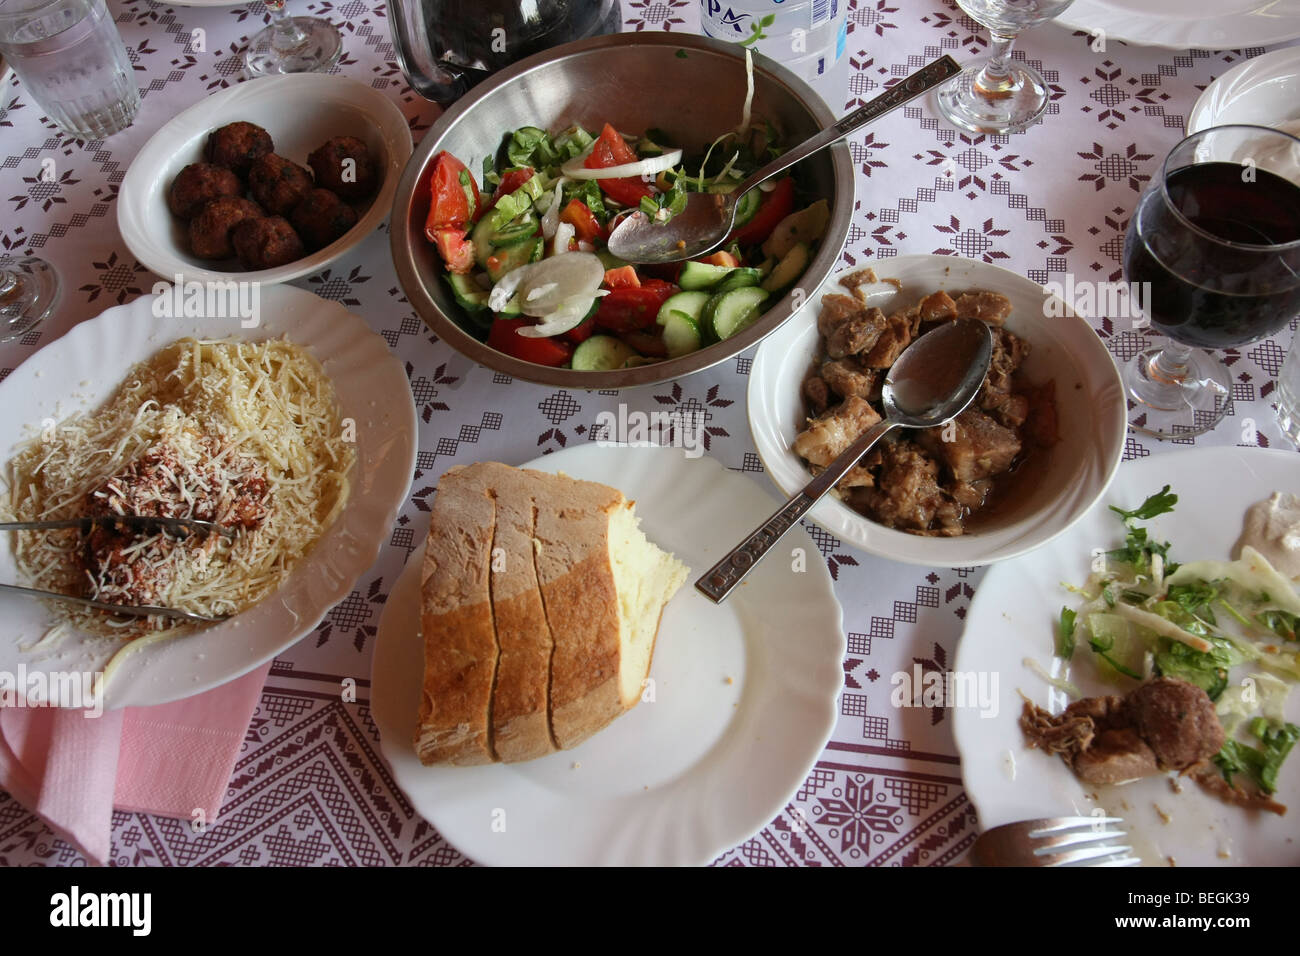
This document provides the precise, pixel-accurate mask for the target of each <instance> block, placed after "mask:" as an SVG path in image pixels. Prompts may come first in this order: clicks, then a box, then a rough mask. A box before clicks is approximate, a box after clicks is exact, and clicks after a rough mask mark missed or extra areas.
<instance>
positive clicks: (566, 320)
mask: <svg viewBox="0 0 1300 956" xmlns="http://www.w3.org/2000/svg"><path fill="white" fill-rule="evenodd" d="M746 114H748V104H746ZM673 141H674V137H673V135H672V134H671V133H669V132H666V131H664V130H661V129H658V128H651V129H648V130H644V131H641V132H638V133H636V134H627V133H620V132H619V131H618V130H616V129H615V128H614V127H613V126H612V125H610V124H609V123H607V122H606V123H603V124H602V126H601V127H600V129H599V130H598V131H597V132H595V133H592V132H588V131H587V130H586V129H584V128H583V127H582V126H579V125H572V126H569V127H567V128H565V129H563V130H555V131H547V130H543V129H539V128H537V127H535V126H525V127H521V128H520V129H516V130H512V131H509V132H507V133H506V134H505V140H504V144H503V146H502V148H501V150H500V151H499V153H498V155H497V156H496V157H487V158H485V159H484V160H483V165H482V170H481V172H480V173H475V172H473V171H471V170H469V169H468V168H466V166H465V163H464V162H463V161H462V158H458V157H456V156H453V155H452V154H451V153H448V152H441V153H439V154H438V155H437V156H435V157H434V159H433V166H432V170H431V172H430V174H429V180H428V184H427V188H428V190H429V193H430V203H429V212H428V216H427V218H426V220H425V237H426V238H427V239H428V241H429V242H431V243H433V244H434V245H435V246H436V248H437V250H438V255H439V257H440V259H441V262H442V266H443V270H444V271H443V274H442V278H443V281H444V282H446V283H447V285H448V287H449V288H450V290H451V293H452V295H453V297H454V298H455V300H456V304H457V305H458V306H459V307H460V308H461V309H462V310H463V312H464V313H465V316H466V318H467V322H468V327H470V328H475V329H477V330H478V332H479V334H480V335H482V336H485V338H486V342H487V344H488V345H489V346H491V347H492V348H495V349H496V350H497V351H499V352H504V353H505V354H506V355H509V356H511V357H513V358H517V359H521V360H523V361H526V362H532V363H534V364H537V365H548V366H554V367H563V368H572V369H574V370H576V371H589V372H592V371H594V372H608V371H612V370H615V369H620V368H632V367H634V366H637V365H645V364H649V363H653V362H657V361H662V360H664V359H670V358H680V357H681V356H683V355H689V354H690V353H692V352H696V351H699V350H700V349H702V348H705V347H706V346H708V345H711V344H713V343H714V342H721V341H722V340H724V339H728V338H730V337H731V336H733V335H735V334H736V333H738V332H741V331H743V330H745V329H746V328H748V327H749V326H750V325H752V324H753V323H754V322H755V321H757V320H758V318H759V317H760V316H761V315H762V314H763V313H764V312H765V311H766V310H767V308H768V307H770V306H771V305H773V304H775V303H776V302H777V301H778V300H779V299H780V298H781V297H782V296H784V295H785V293H786V292H787V291H789V290H790V289H791V288H793V287H794V285H795V283H796V282H797V281H798V280H799V278H800V277H801V276H802V275H803V273H804V271H805V270H806V269H807V268H808V264H809V263H810V262H811V261H812V259H813V255H814V253H815V251H816V249H817V247H818V244H819V242H820V241H821V239H822V237H823V236H824V234H825V232H826V227H827V225H828V224H829V222H830V209H829V206H828V204H827V202H826V200H825V199H816V198H813V197H811V196H810V195H808V194H807V193H806V192H805V191H804V190H802V189H801V188H800V187H799V186H798V184H797V182H796V180H795V178H794V177H793V176H791V175H788V174H785V175H780V176H777V177H775V178H773V179H771V180H770V181H768V182H766V183H763V184H762V186H760V187H759V188H758V189H753V190H750V191H749V192H747V193H746V194H745V195H744V196H742V197H741V199H740V201H739V204H738V205H737V209H736V218H735V225H734V228H733V229H732V231H731V233H730V234H729V235H728V237H727V241H726V242H725V243H724V244H723V246H722V247H721V248H720V249H719V250H718V251H716V252H714V253H711V254H710V255H708V256H704V257H701V258H700V259H699V260H698V261H695V260H692V261H688V262H685V263H673V264H671V265H668V266H648V265H630V264H628V263H627V262H624V261H623V260H621V259H619V258H618V257H616V256H615V255H613V254H612V253H611V252H610V251H609V249H608V246H607V242H608V239H609V235H610V233H611V232H613V231H614V229H615V228H616V227H617V226H618V224H619V223H621V222H622V221H623V219H624V217H626V216H628V215H630V214H632V213H636V212H638V211H639V212H643V213H645V214H646V215H647V216H649V217H650V218H651V220H652V222H656V223H667V222H669V221H670V220H671V219H672V218H673V217H674V216H675V215H677V214H678V213H680V212H682V210H684V209H685V207H686V199H687V195H688V193H692V192H716V193H721V192H729V191H732V190H734V189H736V187H737V186H739V185H740V183H741V182H742V181H743V180H744V178H745V176H747V175H748V174H750V173H752V172H753V171H754V170H756V169H758V168H759V167H760V166H762V165H763V164H764V163H765V162H767V160H768V159H769V158H770V157H771V156H772V155H773V154H778V153H779V151H780V150H781V143H780V140H779V138H778V135H777V132H776V129H775V127H773V125H772V124H771V123H770V122H766V121H760V120H756V119H755V120H750V119H749V117H748V115H747V116H746V118H745V119H744V120H742V123H741V126H739V127H737V129H735V130H727V131H724V132H722V133H721V134H720V135H719V136H718V137H717V138H716V139H715V140H714V141H713V142H712V143H710V144H709V146H708V148H707V149H705V150H703V152H702V153H701V154H699V155H691V156H687V155H685V154H684V151H683V150H682V149H681V148H680V147H678V146H674V145H673ZM480 182H481V185H482V188H480Z"/></svg>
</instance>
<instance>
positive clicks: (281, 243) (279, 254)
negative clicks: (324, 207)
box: [230, 216, 306, 269]
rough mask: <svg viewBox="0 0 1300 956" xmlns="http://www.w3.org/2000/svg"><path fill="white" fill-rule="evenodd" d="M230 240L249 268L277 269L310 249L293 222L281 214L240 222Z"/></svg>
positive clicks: (300, 256)
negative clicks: (304, 246) (305, 246)
mask: <svg viewBox="0 0 1300 956" xmlns="http://www.w3.org/2000/svg"><path fill="white" fill-rule="evenodd" d="M230 241H231V243H232V244H233V245H234V247H235V252H236V253H238V255H239V261H240V262H242V263H243V264H244V268H245V269H274V268H275V267H276V266H282V265H284V264H285V263H288V262H293V261H294V260H295V259H301V258H302V257H303V253H304V252H305V251H306V250H305V249H304V248H303V245H302V240H301V239H299V238H298V234H297V233H296V232H294V231H293V226H291V225H289V222H288V220H286V219H284V218H283V217H281V216H268V217H267V218H265V219H250V220H248V221H247V222H243V223H240V224H239V227H238V228H236V229H235V230H234V231H233V232H231V234H230Z"/></svg>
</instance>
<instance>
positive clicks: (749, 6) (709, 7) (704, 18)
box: [700, 0, 848, 60]
mask: <svg viewBox="0 0 1300 956" xmlns="http://www.w3.org/2000/svg"><path fill="white" fill-rule="evenodd" d="M847 2H848V0H700V26H701V28H702V29H703V31H704V33H705V35H706V36H711V37H715V38H716V39H719V40H728V41H731V42H732V43H740V42H746V43H747V44H749V45H752V46H754V47H755V48H756V49H758V50H759V51H761V52H763V53H766V54H767V55H768V56H771V57H773V58H775V59H778V60H784V59H789V58H790V48H791V46H792V44H794V45H799V44H800V43H801V42H802V43H804V44H806V45H807V52H811V51H812V50H814V49H816V47H815V46H814V44H813V43H808V40H809V39H811V38H810V37H809V36H808V34H810V33H811V32H812V31H814V30H816V29H817V28H818V27H820V26H823V25H825V24H829V23H831V22H832V21H834V20H835V19H836V17H838V16H839V14H840V12H841V10H843V11H844V12H845V13H847V12H848V11H847ZM796 31H800V32H801V33H802V34H803V36H802V37H800V36H799V35H798V34H796ZM814 42H816V41H814ZM795 55H798V51H796V53H795Z"/></svg>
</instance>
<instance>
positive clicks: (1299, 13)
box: [1056, 0, 1300, 50]
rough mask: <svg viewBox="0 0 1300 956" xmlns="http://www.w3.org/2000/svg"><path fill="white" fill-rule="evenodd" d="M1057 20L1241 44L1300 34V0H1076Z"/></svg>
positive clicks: (1199, 44) (1209, 45)
mask: <svg viewBox="0 0 1300 956" xmlns="http://www.w3.org/2000/svg"><path fill="white" fill-rule="evenodd" d="M1056 20H1057V22H1058V23H1060V24H1061V25H1062V26H1065V27H1069V28H1070V29H1072V30H1087V31H1088V32H1089V33H1092V34H1096V33H1097V32H1098V31H1099V30H1103V31H1105V34H1106V38H1107V39H1110V40H1123V41H1125V42H1126V43H1137V44H1142V45H1145V46H1161V47H1170V48H1173V49H1179V50H1182V49H1189V48H1191V49H1197V50H1236V49H1241V48H1242V47H1248V46H1273V45H1274V44H1276V43H1285V42H1286V41H1287V40H1294V39H1295V38H1296V37H1300V0H1190V2H1189V0H1075V2H1074V3H1073V4H1071V5H1070V6H1069V7H1067V8H1066V10H1065V12H1064V13H1063V14H1061V15H1060V16H1059V17H1057V18H1056Z"/></svg>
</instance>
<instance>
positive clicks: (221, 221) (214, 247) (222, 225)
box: [190, 196, 262, 259]
mask: <svg viewBox="0 0 1300 956" xmlns="http://www.w3.org/2000/svg"><path fill="white" fill-rule="evenodd" d="M261 217H262V208H261V207H260V206H259V205H258V204H257V203H255V202H252V201H250V200H248V199H242V198H240V197H238V196H224V197H222V198H221V199H214V200H212V201H211V202H210V203H208V204H207V205H206V206H204V207H203V208H202V209H200V210H199V214H198V215H197V216H195V217H194V218H193V219H191V220H190V249H191V251H193V253H194V254H195V255H196V256H198V257H199V258H200V259H229V258H231V257H233V256H234V254H235V249H234V246H232V245H231V236H230V233H231V230H233V229H234V228H235V227H236V226H238V225H239V224H240V223H242V222H243V221H244V220H246V219H260V218H261Z"/></svg>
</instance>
